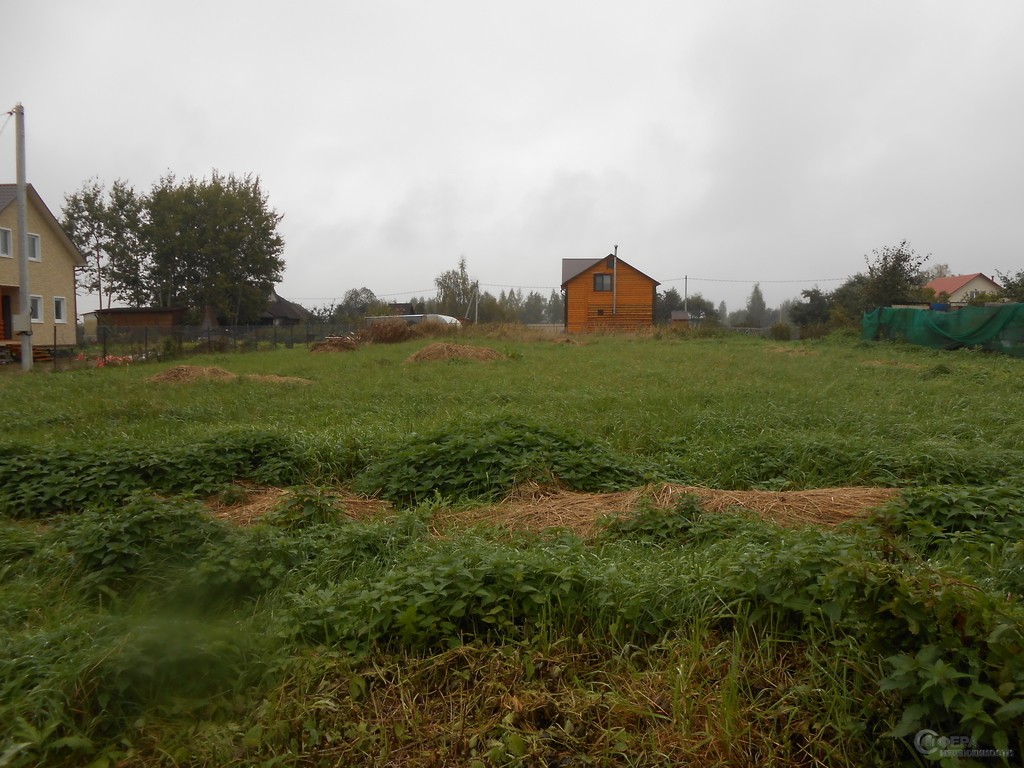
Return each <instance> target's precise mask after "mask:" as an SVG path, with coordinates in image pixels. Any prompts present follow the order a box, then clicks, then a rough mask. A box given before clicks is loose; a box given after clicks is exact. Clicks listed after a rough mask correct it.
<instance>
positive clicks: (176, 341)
mask: <svg viewBox="0 0 1024 768" xmlns="http://www.w3.org/2000/svg"><path fill="white" fill-rule="evenodd" d="M353 330H354V328H353V326H351V325H345V324H320V323H316V324H303V325H288V326H282V325H233V326H224V327H220V328H202V327H199V326H187V325H182V326H140V327H137V328H111V327H108V326H104V325H101V326H98V327H97V328H96V332H95V334H92V335H86V334H85V333H83V332H81V330H80V332H79V340H78V345H77V347H76V349H75V350H74V351H73V352H70V354H71V355H73V356H79V355H82V356H85V357H86V358H98V359H100V360H106V359H108V358H120V359H127V360H135V361H139V360H149V359H154V358H160V357H178V356H182V355H189V354H202V353H204V352H218V353H230V352H255V351H257V350H260V351H265V350H268V349H277V348H278V347H285V348H288V349H291V348H292V347H294V346H296V345H301V346H308V345H310V344H313V343H314V342H317V341H322V340H323V339H324V338H326V337H327V336H344V335H346V334H349V333H352V331H353ZM62 354H63V356H67V355H68V354H69V351H68V350H66V349H65V350H56V355H55V356H61V355H62Z"/></svg>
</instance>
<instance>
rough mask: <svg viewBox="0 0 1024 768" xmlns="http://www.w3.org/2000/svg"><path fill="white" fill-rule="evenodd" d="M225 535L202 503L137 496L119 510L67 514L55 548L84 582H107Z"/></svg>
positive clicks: (182, 557)
mask: <svg viewBox="0 0 1024 768" xmlns="http://www.w3.org/2000/svg"><path fill="white" fill-rule="evenodd" d="M225 535H226V529H225V528H224V526H223V525H222V524H220V523H218V522H216V521H214V520H213V519H212V518H210V516H209V515H207V514H206V511H205V508H204V507H203V506H202V505H201V504H199V503H198V502H188V501H181V500H167V499H161V498H158V497H155V496H145V495H139V496H135V497H133V498H131V499H130V500H129V501H128V502H127V503H125V504H124V505H123V506H121V507H119V508H118V509H93V510H89V511H88V512H83V513H82V514H80V515H74V516H73V517H69V518H67V519H66V520H65V521H63V522H62V523H61V524H60V525H58V526H57V527H56V528H55V529H54V532H53V539H54V543H53V545H52V547H53V548H54V550H56V551H63V552H66V553H67V555H68V556H69V557H70V558H71V565H72V567H73V568H74V569H75V570H76V571H78V572H80V573H81V574H82V577H83V580H82V583H84V584H87V585H94V584H100V585H108V584H113V583H117V582H123V581H124V580H126V579H128V578H130V577H135V576H138V575H140V574H142V573H143V572H148V573H150V574H155V573H158V572H164V571H165V570H166V569H167V568H168V567H170V566H173V565H175V564H185V563H188V562H190V561H192V560H194V559H195V558H196V557H198V555H199V552H200V550H201V549H202V547H203V546H204V545H205V544H206V543H207V542H209V541H211V540H215V539H219V538H223V537H224V536H225Z"/></svg>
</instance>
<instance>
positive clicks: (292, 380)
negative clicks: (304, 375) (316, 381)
mask: <svg viewBox="0 0 1024 768" xmlns="http://www.w3.org/2000/svg"><path fill="white" fill-rule="evenodd" d="M242 378H243V379H250V380H252V381H265V382H267V383H268V384H312V383H313V382H312V381H311V380H309V379H300V378H299V377H297V376H276V375H274V374H272V373H266V374H263V373H260V374H256V373H251V374H246V375H245V376H243V377H242Z"/></svg>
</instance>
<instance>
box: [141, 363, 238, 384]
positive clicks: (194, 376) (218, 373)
mask: <svg viewBox="0 0 1024 768" xmlns="http://www.w3.org/2000/svg"><path fill="white" fill-rule="evenodd" d="M233 378H235V374H233V373H231V372H230V371H225V370H224V369H223V368H218V367H217V366H215V365H214V366H209V367H204V366H202V365H178V366H175V367H174V368H168V369H167V370H166V371H162V372H161V373H158V374H156V375H155V376H150V377H149V378H148V379H146V381H154V382H158V383H159V382H174V383H184V384H189V383H191V382H194V381H199V380H200V379H219V380H221V381H229V380H230V379H233Z"/></svg>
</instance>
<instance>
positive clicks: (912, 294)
mask: <svg viewBox="0 0 1024 768" xmlns="http://www.w3.org/2000/svg"><path fill="white" fill-rule="evenodd" d="M872 254H873V257H868V256H865V257H864V260H865V261H866V262H867V265H868V279H867V283H866V284H865V285H864V289H863V291H864V303H865V305H866V307H869V308H870V307H889V306H892V305H893V304H913V303H916V302H920V301H923V300H924V299H925V298H926V297H925V295H924V293H923V292H922V288H921V287H922V286H923V285H924V283H923V282H922V279H923V271H922V268H923V267H924V263H925V262H926V261H928V259H929V258H930V257H931V255H930V254H929V255H925V256H921V255H919V254H917V253H916V252H915V251H914V249H913V248H911V247H910V243H908V242H907V241H906V240H903V241H901V242H900V244H899V245H895V246H886V247H885V248H880V249H878V250H875V251H872Z"/></svg>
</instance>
